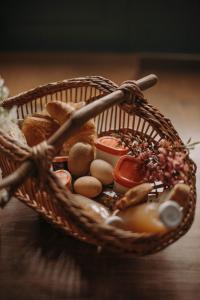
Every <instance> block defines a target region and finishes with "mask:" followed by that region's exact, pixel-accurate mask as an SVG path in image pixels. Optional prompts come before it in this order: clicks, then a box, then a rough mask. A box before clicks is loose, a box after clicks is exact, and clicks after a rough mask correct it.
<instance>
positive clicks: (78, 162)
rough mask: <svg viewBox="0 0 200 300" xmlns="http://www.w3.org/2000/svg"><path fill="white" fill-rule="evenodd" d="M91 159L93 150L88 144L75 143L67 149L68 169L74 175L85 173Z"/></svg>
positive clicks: (87, 170)
mask: <svg viewBox="0 0 200 300" xmlns="http://www.w3.org/2000/svg"><path fill="white" fill-rule="evenodd" d="M93 159H94V150H93V147H92V146H91V145H90V144H84V143H76V144H75V145H74V146H73V147H72V148H71V149H70V151H69V159H68V169H69V171H70V172H71V173H72V174H73V175H75V176H83V175H86V174H87V173H88V172H89V169H90V163H91V161H92V160H93Z"/></svg>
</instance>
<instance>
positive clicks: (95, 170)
mask: <svg viewBox="0 0 200 300" xmlns="http://www.w3.org/2000/svg"><path fill="white" fill-rule="evenodd" d="M90 173H91V175H92V176H93V177H95V178H97V179H99V180H100V181H101V183H102V184H104V185H106V184H111V183H113V167H112V166H111V164H109V163H108V162H106V161H105V160H102V159H95V160H93V162H92V163H91V165H90Z"/></svg>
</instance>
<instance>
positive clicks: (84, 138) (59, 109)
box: [46, 101, 96, 155]
mask: <svg viewBox="0 0 200 300" xmlns="http://www.w3.org/2000/svg"><path fill="white" fill-rule="evenodd" d="M83 105H84V102H80V103H73V104H72V103H71V102H69V103H64V102H60V101H52V102H49V103H48V104H47V105H46V109H47V111H48V113H49V114H50V115H51V117H53V118H54V119H55V120H57V121H58V123H59V124H60V125H62V124H63V123H64V122H65V121H67V120H68V119H69V118H70V116H71V115H72V113H73V112H74V111H75V110H76V109H79V108H80V107H82V106H83ZM95 140H96V128H95V125H94V122H93V121H92V120H90V121H88V122H86V123H85V124H84V125H83V126H81V127H80V129H79V131H78V132H77V133H75V134H74V135H73V136H72V137H70V138H69V139H67V141H66V142H65V143H64V145H63V148H62V151H61V155H68V153H69V150H70V149H71V147H72V146H73V145H74V144H76V143H77V142H82V143H88V144H90V145H94V142H95Z"/></svg>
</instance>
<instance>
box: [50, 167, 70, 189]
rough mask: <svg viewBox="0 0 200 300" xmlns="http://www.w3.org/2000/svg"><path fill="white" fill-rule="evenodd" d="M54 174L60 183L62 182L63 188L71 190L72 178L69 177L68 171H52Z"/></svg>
mask: <svg viewBox="0 0 200 300" xmlns="http://www.w3.org/2000/svg"><path fill="white" fill-rule="evenodd" d="M54 173H55V174H56V176H57V177H58V178H59V179H60V181H61V182H62V184H63V185H64V186H65V187H67V188H69V189H70V188H71V181H72V177H71V175H70V173H69V172H68V171H66V170H57V171H54Z"/></svg>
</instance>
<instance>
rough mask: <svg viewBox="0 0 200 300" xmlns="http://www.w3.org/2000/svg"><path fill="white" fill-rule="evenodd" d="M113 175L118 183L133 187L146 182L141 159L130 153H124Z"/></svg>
mask: <svg viewBox="0 0 200 300" xmlns="http://www.w3.org/2000/svg"><path fill="white" fill-rule="evenodd" d="M113 177H114V180H115V181H116V182H117V183H119V184H121V185H123V186H125V187H127V188H131V187H134V186H136V185H138V184H141V183H143V182H144V181H143V180H144V177H145V170H144V169H143V168H142V163H141V161H140V160H138V159H137V158H135V157H133V156H130V155H124V156H122V157H120V159H119V161H118V162H117V164H116V166H115V169H114V173H113Z"/></svg>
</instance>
